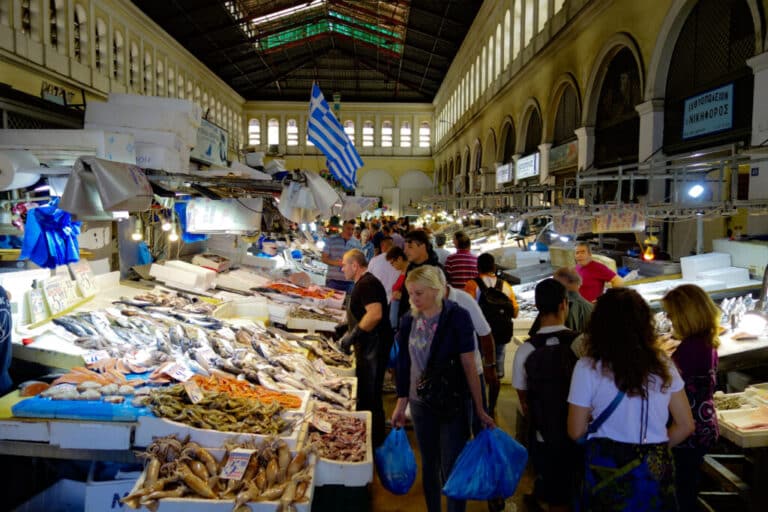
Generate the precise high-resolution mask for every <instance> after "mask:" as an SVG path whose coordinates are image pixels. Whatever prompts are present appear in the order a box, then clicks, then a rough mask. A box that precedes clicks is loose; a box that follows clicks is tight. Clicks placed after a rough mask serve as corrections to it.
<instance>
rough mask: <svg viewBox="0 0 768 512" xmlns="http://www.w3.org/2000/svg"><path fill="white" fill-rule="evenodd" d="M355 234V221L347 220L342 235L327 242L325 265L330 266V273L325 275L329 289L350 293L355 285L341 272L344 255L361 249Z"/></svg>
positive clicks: (324, 253) (324, 252) (324, 255)
mask: <svg viewBox="0 0 768 512" xmlns="http://www.w3.org/2000/svg"><path fill="white" fill-rule="evenodd" d="M354 234H355V221H354V220H347V221H344V225H343V227H342V228H341V233H339V234H338V235H335V236H331V237H329V238H328V239H327V240H326V241H325V247H324V248H323V263H325V264H326V265H328V271H327V273H326V274H325V286H327V287H328V288H332V289H334V290H339V291H342V292H346V293H349V292H350V291H351V290H352V286H353V285H354V284H355V283H354V282H353V281H350V280H348V279H347V278H346V277H344V272H342V270H341V265H342V263H343V261H342V258H343V256H344V253H345V252H347V251H349V250H351V249H360V241H359V240H358V239H356V238H355V237H354Z"/></svg>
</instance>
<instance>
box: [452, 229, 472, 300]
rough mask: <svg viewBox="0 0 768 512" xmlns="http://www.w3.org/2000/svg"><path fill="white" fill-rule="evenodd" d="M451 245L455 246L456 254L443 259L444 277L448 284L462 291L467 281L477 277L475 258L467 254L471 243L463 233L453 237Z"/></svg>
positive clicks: (460, 232)
mask: <svg viewBox="0 0 768 512" xmlns="http://www.w3.org/2000/svg"><path fill="white" fill-rule="evenodd" d="M453 245H455V246H456V253H455V254H451V255H449V256H448V257H447V258H446V259H445V275H446V276H447V277H448V284H450V285H451V286H453V287H454V288H461V289H462V290H463V289H464V285H465V284H467V281H469V280H470V279H474V278H476V277H477V256H475V255H474V254H472V253H471V252H469V247H470V245H471V242H470V240H469V237H468V236H467V234H466V233H464V232H463V231H459V232H457V233H456V234H455V235H454V238H453Z"/></svg>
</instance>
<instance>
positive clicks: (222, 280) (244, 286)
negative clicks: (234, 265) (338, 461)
mask: <svg viewBox="0 0 768 512" xmlns="http://www.w3.org/2000/svg"><path fill="white" fill-rule="evenodd" d="M267 283H269V279H268V278H266V277H264V276H261V275H259V274H256V273H255V272H249V271H247V270H243V269H238V270H230V271H229V272H224V273H222V274H219V275H218V276H216V287H217V288H229V289H230V290H239V291H242V292H250V289H251V288H258V287H260V286H264V285H266V284H267Z"/></svg>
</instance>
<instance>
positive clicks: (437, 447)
mask: <svg viewBox="0 0 768 512" xmlns="http://www.w3.org/2000/svg"><path fill="white" fill-rule="evenodd" d="M410 404H411V418H412V419H413V427H414V430H415V431H416V441H417V442H418V444H419V451H420V452H421V482H422V486H423V487H424V500H425V501H426V502H427V512H440V510H441V507H440V494H441V489H442V488H443V485H444V484H445V482H446V480H448V476H450V474H451V469H452V468H453V463H454V462H456V459H457V458H458V457H459V454H460V453H461V450H463V449H464V445H465V444H466V443H467V440H468V439H469V420H468V418H467V416H466V413H465V412H464V411H467V410H468V407H469V404H467V406H466V407H462V408H461V409H460V410H461V412H459V414H457V415H456V416H455V417H454V418H452V419H450V420H440V419H439V418H437V417H436V416H435V415H434V414H433V413H432V412H431V411H430V410H429V409H428V408H427V407H426V406H425V405H424V404H422V403H420V402H419V401H417V400H412V401H411V402H410ZM447 500H448V512H464V509H465V507H466V502H465V501H463V500H452V499H450V498H447Z"/></svg>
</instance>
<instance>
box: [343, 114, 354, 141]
mask: <svg viewBox="0 0 768 512" xmlns="http://www.w3.org/2000/svg"><path fill="white" fill-rule="evenodd" d="M344 133H346V134H347V137H349V141H350V142H351V143H352V145H353V146H354V145H355V122H354V121H352V120H351V119H347V120H346V121H344Z"/></svg>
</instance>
